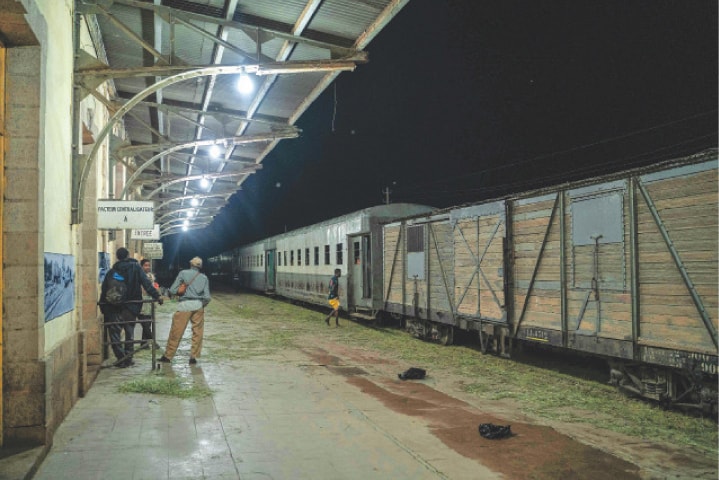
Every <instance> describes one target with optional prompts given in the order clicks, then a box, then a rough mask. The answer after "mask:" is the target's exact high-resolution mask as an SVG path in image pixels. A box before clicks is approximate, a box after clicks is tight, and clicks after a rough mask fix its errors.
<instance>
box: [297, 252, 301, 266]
mask: <svg viewBox="0 0 719 480" xmlns="http://www.w3.org/2000/svg"><path fill="white" fill-rule="evenodd" d="M297 266H298V267H300V266H302V249H301V248H298V249H297Z"/></svg>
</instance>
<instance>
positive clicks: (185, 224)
mask: <svg viewBox="0 0 719 480" xmlns="http://www.w3.org/2000/svg"><path fill="white" fill-rule="evenodd" d="M182 225H183V226H184V227H189V226H190V221H189V220H187V219H186V220H185V221H184V222H182Z"/></svg>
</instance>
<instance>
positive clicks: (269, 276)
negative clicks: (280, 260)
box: [265, 250, 276, 292]
mask: <svg viewBox="0 0 719 480" xmlns="http://www.w3.org/2000/svg"><path fill="white" fill-rule="evenodd" d="M265 256H266V258H265V289H266V290H267V291H268V292H274V291H275V271H276V263H275V250H267V251H266V252H265Z"/></svg>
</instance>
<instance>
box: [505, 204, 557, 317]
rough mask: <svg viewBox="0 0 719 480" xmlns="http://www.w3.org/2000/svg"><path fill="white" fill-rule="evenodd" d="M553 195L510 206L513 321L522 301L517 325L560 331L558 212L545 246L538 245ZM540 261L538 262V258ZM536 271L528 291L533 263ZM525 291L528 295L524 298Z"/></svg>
mask: <svg viewBox="0 0 719 480" xmlns="http://www.w3.org/2000/svg"><path fill="white" fill-rule="evenodd" d="M554 202H555V199H554V198H546V197H543V198H542V199H541V200H539V201H537V202H533V203H527V202H515V203H514V206H513V208H512V210H513V215H512V219H511V220H510V221H512V222H513V223H512V231H513V239H512V240H513V245H512V248H513V255H514V267H513V272H514V273H513V278H514V298H513V301H514V305H513V309H512V311H513V317H514V318H513V323H514V324H515V325H516V324H517V323H518V322H519V321H520V318H519V317H520V315H521V313H522V307H523V305H524V302H525V300H526V301H527V307H526V311H525V314H524V319H523V320H522V323H521V326H522V327H523V328H526V327H539V328H547V329H555V330H561V327H562V316H561V298H560V267H559V266H560V250H559V249H560V248H561V246H560V241H559V240H560V238H559V214H558V213H557V214H555V217H554V221H553V224H552V225H551V230H550V234H549V237H548V241H547V245H546V246H545V247H544V252H543V254H542V258H541V259H540V258H539V253H540V250H541V248H542V242H543V240H544V236H545V232H546V230H547V225H548V224H549V219H550V217H551V213H552V208H553V206H554ZM540 260H541V261H540ZM538 261H540V265H539V270H538V272H537V276H536V278H535V281H534V287H533V289H532V292H528V289H529V284H530V281H531V279H532V273H533V271H534V268H535V265H536V264H537V262H538ZM528 293H529V297H528Z"/></svg>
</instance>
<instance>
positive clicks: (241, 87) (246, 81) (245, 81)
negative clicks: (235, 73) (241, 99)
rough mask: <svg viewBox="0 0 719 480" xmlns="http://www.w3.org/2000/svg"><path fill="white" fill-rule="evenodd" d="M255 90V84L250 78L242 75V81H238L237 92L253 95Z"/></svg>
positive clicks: (244, 74)
mask: <svg viewBox="0 0 719 480" xmlns="http://www.w3.org/2000/svg"><path fill="white" fill-rule="evenodd" d="M254 89H255V84H254V83H253V82H252V79H250V76H249V75H247V74H246V73H241V74H240V79H239V80H237V90H238V91H239V92H240V93H242V94H247V93H252V91H253V90H254Z"/></svg>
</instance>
